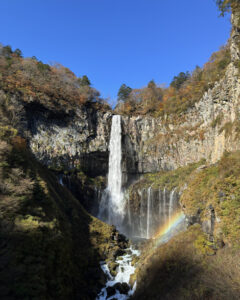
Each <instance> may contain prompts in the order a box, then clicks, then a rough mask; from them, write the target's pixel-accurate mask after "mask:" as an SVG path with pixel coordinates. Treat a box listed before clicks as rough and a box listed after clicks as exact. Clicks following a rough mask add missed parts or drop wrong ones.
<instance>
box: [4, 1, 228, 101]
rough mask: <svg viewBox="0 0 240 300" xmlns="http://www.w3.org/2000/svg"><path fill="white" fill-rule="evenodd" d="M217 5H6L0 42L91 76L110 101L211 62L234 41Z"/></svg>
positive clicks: (25, 3) (76, 3)
mask: <svg viewBox="0 0 240 300" xmlns="http://www.w3.org/2000/svg"><path fill="white" fill-rule="evenodd" d="M229 34H230V17H229V16H227V17H225V18H220V17H219V12H218V11H217V7H216V5H215V1H214V0H201V1H199V0H181V1H180V0H172V1H170V0H167V1H166V0H0V42H1V43H3V44H5V45H6V44H10V45H12V47H13V48H20V49H21V50H22V51H23V54H24V56H33V55H35V56H36V57H37V58H38V59H40V60H42V61H43V62H45V63H49V62H59V63H61V64H63V65H64V66H66V67H68V68H70V69H71V70H72V71H73V72H74V73H75V74H76V75H77V76H81V75H84V74H86V75H87V76H88V77H89V78H90V80H91V82H92V83H93V86H94V87H96V88H97V89H98V90H99V91H100V92H101V94H102V96H104V97H111V99H112V101H114V99H116V94H117V91H118V89H119V86H120V85H121V84H122V83H125V84H127V85H129V86H131V87H133V88H137V87H142V86H144V85H146V84H147V83H148V82H149V81H150V80H151V79H154V80H155V81H156V82H157V83H166V84H169V83H170V81H171V80H172V78H173V76H174V75H177V74H178V73H179V72H181V71H187V70H192V69H194V68H195V66H196V65H200V66H201V65H203V64H204V63H205V62H206V61H207V60H208V58H209V57H210V55H211V53H212V52H214V51H217V50H218V49H219V47H220V46H221V45H223V44H225V43H226V41H227V39H228V37H229Z"/></svg>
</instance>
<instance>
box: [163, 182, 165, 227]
mask: <svg viewBox="0 0 240 300" xmlns="http://www.w3.org/2000/svg"><path fill="white" fill-rule="evenodd" d="M163 215H164V223H166V188H164V190H163Z"/></svg>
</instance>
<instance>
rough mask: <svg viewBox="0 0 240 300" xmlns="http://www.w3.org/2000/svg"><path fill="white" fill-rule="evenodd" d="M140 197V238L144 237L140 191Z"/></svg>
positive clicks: (140, 194) (141, 195)
mask: <svg viewBox="0 0 240 300" xmlns="http://www.w3.org/2000/svg"><path fill="white" fill-rule="evenodd" d="M139 196H140V216H139V227H140V228H139V229H140V237H143V236H144V225H143V216H144V207H143V193H142V190H140V191H139Z"/></svg>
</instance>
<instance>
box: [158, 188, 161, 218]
mask: <svg viewBox="0 0 240 300" xmlns="http://www.w3.org/2000/svg"><path fill="white" fill-rule="evenodd" d="M158 200H159V202H158V203H159V211H158V215H159V220H161V218H162V191H161V190H160V189H159V190H158Z"/></svg>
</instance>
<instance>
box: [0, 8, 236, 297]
mask: <svg viewBox="0 0 240 300" xmlns="http://www.w3.org/2000/svg"><path fill="white" fill-rule="evenodd" d="M234 3H235V2H234ZM237 7H238V5H237ZM231 20H232V32H231V37H230V39H229V41H228V45H227V46H228V47H229V49H230V60H229V62H228V64H227V66H224V76H222V77H221V78H220V77H219V79H218V80H216V81H214V83H211V84H209V86H208V87H207V88H206V90H205V92H204V93H203V95H202V96H201V98H200V99H198V101H191V99H189V102H187V103H188V105H187V107H186V109H185V110H184V111H180V112H178V113H174V114H167V113H162V114H161V115H160V116H157V117H156V116H153V115H151V114H141V115H136V114H134V113H129V114H126V113H122V111H121V110H120V109H119V107H116V109H115V110H112V109H111V108H110V107H109V106H107V105H106V104H104V103H103V102H101V101H100V100H99V99H98V100H96V99H95V98H94V99H93V100H91V101H86V102H85V103H84V104H81V105H79V104H76V103H75V102H71V101H70V100H69V101H65V98H64V97H62V98H63V99H62V98H60V100H59V101H57V100H56V99H54V100H53V99H52V98H54V97H52V98H51V96H49V94H47V93H42V91H40V92H39V91H37V93H36V91H35V90H34V92H35V94H34V93H33V92H32V91H31V93H29V90H28V89H27V88H26V87H25V89H24V88H21V89H20V90H12V89H10V90H9V88H8V84H9V82H10V80H9V78H8V77H7V79H6V80H5V81H6V83H7V84H6V85H4V84H3V85H2V86H1V85H0V114H1V119H0V129H1V134H0V158H1V162H0V179H1V182H0V213H1V215H0V229H1V238H2V240H1V243H0V249H1V250H2V253H3V254H2V256H1V257H0V258H1V259H2V261H3V262H4V263H3V267H2V269H0V272H2V274H3V273H6V272H7V269H9V270H10V273H9V276H6V278H5V279H2V282H3V284H2V286H0V296H1V297H3V299H9V300H10V299H23V298H24V297H25V298H26V299H35V298H34V297H35V294H36V295H37V296H36V297H37V298H36V299H41V298H42V299H56V298H57V299H86V300H88V299H96V297H97V295H98V297H99V299H107V297H109V298H110V299H114V297H115V296H116V297H123V298H121V299H128V297H133V299H238V296H239V295H240V289H239V286H240V285H239V284H238V282H237V279H235V277H236V278H237V275H236V276H235V275H234V276H235V277H234V276H233V275H232V273H231V272H232V268H230V269H231V270H230V271H229V272H230V273H229V274H230V275H229V276H228V275H226V278H227V279H226V281H224V284H226V285H224V288H223V290H224V291H223V292H222V295H223V294H224V293H225V290H228V285H229V286H231V288H229V291H230V292H229V293H227V294H226V295H225V294H224V295H225V296H226V297H225V296H224V297H225V298H224V297H223V298H221V297H220V298H219V294H218V291H219V290H220V289H219V286H218V282H217V284H216V286H215V285H214V283H213V280H212V278H213V276H212V273H211V272H210V271H211V270H210V267H209V269H208V268H205V267H203V265H204V266H205V265H207V264H209V266H212V268H213V270H215V271H216V270H218V271H219V269H222V267H223V265H224V264H225V262H224V260H222V261H221V259H219V261H220V263H219V264H217V263H216V261H215V260H214V258H213V257H215V256H216V257H217V258H218V255H220V258H221V257H223V258H224V259H226V260H227V261H229V259H230V258H229V256H228V255H229V254H228V251H230V250H228V249H234V251H236V252H234V253H238V252H237V251H238V249H239V245H240V240H239V228H240V224H239V220H240V219H239V217H240V204H239V203H240V202H239V199H240V188H239V187H240V182H239V176H240V163H239V162H240V110H239V102H240V76H239V73H240V67H239V66H240V9H236V8H235V6H234V9H233V11H232V19H231ZM13 58H14V56H13ZM8 59H9V58H8ZM34 64H37V65H38V64H39V62H35V61H34ZM45 68H46V67H45ZM209 68H210V67H209ZM55 72H56V70H55ZM0 75H1V74H0ZM1 76H2V75H1ZM44 76H45V75H44ZM0 78H2V77H0ZM74 80H75V79H74ZM75 85H76V84H75ZM75 85H74V86H75ZM6 86H7V87H6ZM84 88H85V87H84ZM89 89H90V88H89ZM87 91H88V92H89V90H87ZM94 93H95V92H94ZM39 95H40V96H41V97H40V96H39ZM50 95H52V94H51V93H50ZM55 100H56V101H55ZM19 182H20V183H19ZM116 194H117V196H116ZM99 219H100V220H99ZM107 223H108V224H107ZM179 225H181V226H179ZM115 226H116V227H117V228H116V227H115ZM177 226H179V227H178V228H177V229H179V228H180V229H179V230H176V232H175V231H174V233H173V234H171V235H169V236H170V237H171V241H170V242H169V239H170V238H169V239H168V238H167V239H165V240H164V241H163V240H161V238H162V236H164V234H168V233H169V231H170V229H172V227H173V228H174V229H175V227H177ZM178 231H181V233H180V234H179V235H176V234H177V233H178ZM122 233H123V234H125V236H127V238H130V239H132V240H136V244H137V245H138V247H139V249H140V251H141V252H140V251H139V250H133V248H132V245H131V242H130V241H128V239H127V238H126V237H125V236H124V235H123V234H122ZM163 233H164V234H163ZM175 235H176V236H175ZM65 241H67V242H65ZM167 242H169V243H167ZM163 244H164V245H163ZM16 245H19V248H18V249H17V253H15V248H16ZM32 248H33V250H32ZM179 249H182V252H181V253H180V252H179ZM219 253H220V254H219ZM234 253H233V254H232V253H231V255H230V257H231V258H234V257H235V254H234ZM25 254H26V255H25ZM134 255H135V256H134ZM221 255H222V256H221ZM46 257H47V258H46ZM189 257H190V258H189ZM163 258H164V259H165V260H164V261H162V260H161V259H163ZM100 262H101V264H100ZM230 264H231V266H232V264H233V262H232V261H231V263H230ZM68 265H69V266H68ZM226 265H227V264H226ZM124 268H125V270H124ZM218 268H219V269H218ZM150 269H151V270H152V269H153V272H152V271H149V270H150ZM205 269H206V270H207V271H206V270H205ZM34 270H37V272H36V273H37V275H36V276H33V275H34ZM48 270H49V274H50V275H52V274H54V277H52V276H50V275H49V274H48ZM126 270H127V271H126ZM129 270H130V271H129ZM135 270H136V272H135V273H134V271H135ZM209 270H210V271H209ZM125 271H126V272H125ZM129 272H130V273H131V274H130V273H129ZM104 273H105V275H106V276H105V275H104ZM125 273H127V280H125V278H124V280H123V279H121V280H122V281H121V280H120V281H119V280H118V277H121V278H123V277H124V276H125V275H126V274H125ZM38 274H40V275H38ZM79 274H80V275H79ZM166 274H167V275H168V278H169V281H168V279H166V276H165V275H166ZM172 274H174V275H172ZM186 274H188V275H187V276H186V277H185V275H186ZM193 274H194V276H192V275H193ZM219 274H220V271H219ZM55 275H56V276H55ZM130 275H131V276H130ZM158 275H159V276H158ZM171 276H172V277H171ZM204 276H206V278H207V279H206V278H205V277H204ZM224 276H225V275H224V274H223V278H224ZM190 277H192V278H193V279H192V281H191V280H190ZM233 277H234V278H233ZM12 278H13V279H12ZM23 278H27V279H26V281H25V280H23ZM157 278H160V279H159V280H160V282H158V283H156V282H155V281H156V280H158V279H157ZM172 278H173V280H174V281H178V280H180V281H181V280H183V283H181V285H180V287H179V290H178V289H175V290H174V289H173V288H172V287H171V284H172V282H171V280H172ZM195 278H196V280H195ZM209 278H210V279H211V280H210V279H209ZM229 278H231V280H230V281H229ZM232 278H233V279H232ZM184 279H185V280H186V281H184ZM9 280H10V281H9ZM207 280H209V281H211V282H210V283H209V282H208V281H207ZM180 281H179V282H180ZM219 281H220V279H219ZM0 282H1V280H0ZM9 282H10V283H9ZM162 282H163V283H166V284H165V286H164V285H162ZM206 282H207V283H206ZM119 283H120V284H119ZM124 284H125V285H124ZM151 284H154V285H151ZM66 285H68V288H67V289H65V288H64V287H65V286H66ZM155 285H156V286H159V287H161V290H163V291H164V292H163V294H162V295H161V296H159V294H158V293H159V290H158V288H156V290H155V289H154V288H152V286H153V287H155ZM145 286H147V287H148V289H147V291H145ZM192 286H193V287H194V288H192ZM232 286H233V287H232ZM113 287H114V289H113ZM169 287H171V288H169ZM124 288H125V290H126V291H125V294H124V293H123V294H124V296H121V295H120V294H121V293H120V292H119V290H122V289H124ZM135 290H136V294H135V295H133V293H134V292H135ZM189 290H192V291H193V292H192V293H193V294H191V293H190V292H189ZM34 291H35V292H34ZM36 291H37V292H36ZM196 291H197V292H196ZM181 292H182V294H181ZM195 292H196V294H194V293H195ZM34 293H35V294H34ZM164 293H165V294H164ZM211 293H212V294H211ZM26 295H27V296H26ZM49 295H50V296H49ZM126 295H127V296H126ZM181 295H183V296H182V298H181ZM208 295H210V296H208ZM211 295H213V296H212V298H211ZM81 297H82V298H81ZM101 297H103V298H101ZM111 297H112V298H111ZM161 297H162V298H161ZM174 297H175V298H174ZM191 297H192V298H191ZM208 297H209V298H208ZM214 297H215V298H214ZM25 298H24V299H25ZM119 299H120V298H119Z"/></svg>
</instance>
